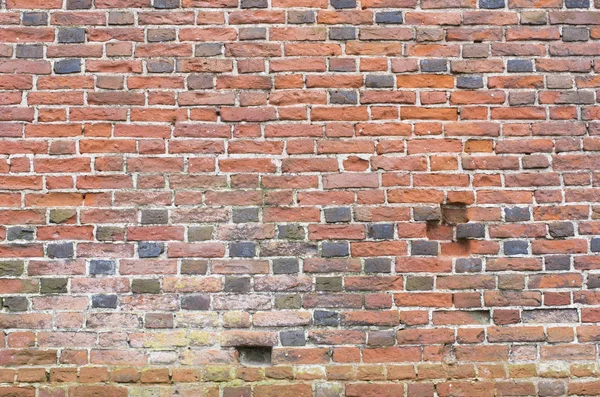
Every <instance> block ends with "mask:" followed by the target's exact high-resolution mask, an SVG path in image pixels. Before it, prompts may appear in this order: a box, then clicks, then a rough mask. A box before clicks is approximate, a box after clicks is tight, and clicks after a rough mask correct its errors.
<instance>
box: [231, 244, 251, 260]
mask: <svg viewBox="0 0 600 397" xmlns="http://www.w3.org/2000/svg"><path fill="white" fill-rule="evenodd" d="M255 255H256V245H255V244H254V243H253V242H249V241H247V242H238V243H231V244H230V245H229V256H231V257H238V258H252V257H253V256H255Z"/></svg>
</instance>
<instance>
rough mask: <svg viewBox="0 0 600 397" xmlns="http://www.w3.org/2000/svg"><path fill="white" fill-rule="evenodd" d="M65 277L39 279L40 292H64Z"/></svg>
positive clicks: (65, 289)
mask: <svg viewBox="0 0 600 397" xmlns="http://www.w3.org/2000/svg"><path fill="white" fill-rule="evenodd" d="M68 282H69V280H68V279H66V278H43V279H41V280H40V292H41V293H42V294H64V293H66V292H67V283H68Z"/></svg>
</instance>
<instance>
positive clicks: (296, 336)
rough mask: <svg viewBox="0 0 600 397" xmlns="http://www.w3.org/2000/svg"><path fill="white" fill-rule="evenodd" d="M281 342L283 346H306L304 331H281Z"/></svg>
mask: <svg viewBox="0 0 600 397" xmlns="http://www.w3.org/2000/svg"><path fill="white" fill-rule="evenodd" d="M279 340H280V341H281V345H282V346H304V345H306V338H305V337H304V331H302V330H289V331H281V332H280V333H279Z"/></svg>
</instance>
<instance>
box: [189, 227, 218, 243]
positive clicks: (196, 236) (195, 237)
mask: <svg viewBox="0 0 600 397" xmlns="http://www.w3.org/2000/svg"><path fill="white" fill-rule="evenodd" d="M213 231H214V228H213V227H212V226H192V227H190V228H189V229H188V241H206V240H211V239H212V235H213Z"/></svg>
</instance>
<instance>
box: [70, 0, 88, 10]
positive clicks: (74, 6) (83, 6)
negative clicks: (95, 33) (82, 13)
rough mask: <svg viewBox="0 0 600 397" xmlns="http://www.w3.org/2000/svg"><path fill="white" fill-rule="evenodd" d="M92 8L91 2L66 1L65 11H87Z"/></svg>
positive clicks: (80, 0) (85, 0) (84, 0)
mask: <svg viewBox="0 0 600 397" xmlns="http://www.w3.org/2000/svg"><path fill="white" fill-rule="evenodd" d="M90 8H92V0H67V10H88V9H90Z"/></svg>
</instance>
